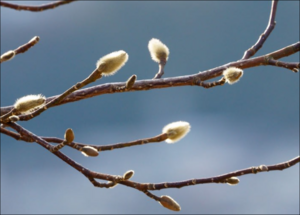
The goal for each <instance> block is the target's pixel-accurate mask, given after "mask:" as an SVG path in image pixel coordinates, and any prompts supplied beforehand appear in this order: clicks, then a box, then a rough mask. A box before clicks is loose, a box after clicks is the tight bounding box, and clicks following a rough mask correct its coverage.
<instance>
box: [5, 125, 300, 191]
mask: <svg viewBox="0 0 300 215" xmlns="http://www.w3.org/2000/svg"><path fill="white" fill-rule="evenodd" d="M7 125H8V126H10V127H11V128H13V129H15V130H16V131H17V132H18V133H19V134H21V135H22V136H26V137H28V138H29V139H32V140H33V141H34V142H37V143H38V144H40V145H41V146H43V147H44V148H46V149H48V150H49V151H51V148H53V146H51V145H50V144H49V143H47V142H46V141H45V140H43V139H42V138H41V137H38V136H36V135H34V134H33V133H31V132H29V131H28V130H26V129H24V128H22V127H21V126H19V125H18V124H16V123H12V122H9V123H8V124H7ZM2 130H3V129H1V132H2ZM52 153H53V154H55V155H56V156H58V157H59V158H60V159H62V160H63V161H65V162H66V163H68V164H69V165H70V166H72V167H73V168H75V169H77V170H78V171H79V172H81V173H82V174H84V175H85V176H86V177H87V178H88V179H89V180H90V181H91V178H93V179H95V178H97V179H102V180H107V181H112V182H116V183H120V184H123V185H126V186H129V187H132V188H135V189H138V190H140V191H145V190H161V189H167V188H181V187H185V186H191V185H196V184H207V183H225V182H226V179H228V178H231V177H238V176H243V175H247V174H256V173H259V172H266V171H275V170H284V169H287V168H289V167H291V166H294V165H296V164H297V163H299V162H300V157H299V156H297V157H295V158H293V159H291V160H289V161H286V162H283V163H279V164H274V165H269V166H266V165H260V166H257V167H249V168H247V169H242V170H238V171H235V172H230V173H226V174H223V175H220V176H215V177H210V178H203V179H190V180H186V181H180V182H163V183H157V184H150V183H138V182H134V181H129V180H125V181H123V180H120V176H113V175H107V174H102V173H98V172H93V171H90V170H88V169H86V168H84V167H83V166H81V165H80V164H78V163H76V162H75V161H73V160H72V159H70V158H68V157H67V156H66V155H64V154H63V153H61V152H59V151H55V152H52ZM93 184H97V183H95V182H94V183H93ZM99 187H100V186H99Z"/></svg>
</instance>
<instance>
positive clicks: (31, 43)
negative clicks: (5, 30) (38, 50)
mask: <svg viewBox="0 0 300 215" xmlns="http://www.w3.org/2000/svg"><path fill="white" fill-rule="evenodd" d="M39 40H40V38H39V37H38V36H35V37H33V38H32V39H31V40H30V41H29V42H28V43H25V44H24V45H21V46H19V47H18V48H16V49H15V50H13V52H14V55H17V54H20V53H24V52H26V51H28V49H30V48H31V47H32V46H34V45H35V44H37V43H38V42H39ZM10 59H11V58H9V59H5V58H2V56H1V61H0V63H2V62H5V61H7V60H10Z"/></svg>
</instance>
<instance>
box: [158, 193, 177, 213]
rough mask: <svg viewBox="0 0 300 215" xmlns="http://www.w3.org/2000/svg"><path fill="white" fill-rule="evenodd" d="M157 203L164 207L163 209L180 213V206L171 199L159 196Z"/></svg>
mask: <svg viewBox="0 0 300 215" xmlns="http://www.w3.org/2000/svg"><path fill="white" fill-rule="evenodd" d="M159 203H160V204H161V205H162V206H164V207H165V208H168V209H169V210H172V211H180V210H181V208H180V205H179V204H178V203H177V202H176V201H175V200H174V199H172V198H171V197H170V196H161V197H160V201H159Z"/></svg>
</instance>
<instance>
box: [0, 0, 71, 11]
mask: <svg viewBox="0 0 300 215" xmlns="http://www.w3.org/2000/svg"><path fill="white" fill-rule="evenodd" d="M73 1H76V0H61V1H56V2H50V3H47V4H43V5H40V6H29V5H18V4H12V3H8V2H3V1H1V2H0V6H2V7H8V8H11V9H15V10H27V11H31V12H41V11H44V10H48V9H53V8H56V7H58V6H60V5H64V4H68V3H71V2H73Z"/></svg>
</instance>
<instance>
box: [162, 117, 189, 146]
mask: <svg viewBox="0 0 300 215" xmlns="http://www.w3.org/2000/svg"><path fill="white" fill-rule="evenodd" d="M190 129H191V126H190V124H189V123H188V122H182V121H178V122H173V123H170V124H168V125H166V126H165V127H164V128H163V130H162V132H163V133H165V134H168V136H169V138H168V139H166V142H167V143H175V142H177V141H179V140H180V139H182V138H183V137H184V136H185V135H186V134H187V133H188V132H189V131H190Z"/></svg>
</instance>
